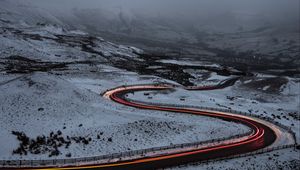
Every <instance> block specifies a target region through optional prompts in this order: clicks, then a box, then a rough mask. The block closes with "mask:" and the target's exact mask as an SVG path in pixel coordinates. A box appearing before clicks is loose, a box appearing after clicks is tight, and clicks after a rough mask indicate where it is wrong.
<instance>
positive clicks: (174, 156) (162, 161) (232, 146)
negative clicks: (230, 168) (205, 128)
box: [44, 79, 279, 170]
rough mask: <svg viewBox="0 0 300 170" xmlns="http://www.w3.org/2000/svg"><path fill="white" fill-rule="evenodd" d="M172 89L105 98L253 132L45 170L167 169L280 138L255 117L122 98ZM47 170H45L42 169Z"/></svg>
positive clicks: (120, 91)
mask: <svg viewBox="0 0 300 170" xmlns="http://www.w3.org/2000/svg"><path fill="white" fill-rule="evenodd" d="M236 80H237V79H228V80H226V81H224V82H222V83H219V84H218V85H215V86H204V87H187V88H186V89H187V90H214V89H221V88H225V87H228V86H230V85H232V84H234V82H235V81H236ZM173 88H175V87H174V86H172V85H133V86H126V87H125V86H122V87H118V88H115V89H112V90H109V91H107V92H106V93H105V94H104V97H106V98H109V99H111V100H112V101H115V102H117V103H119V104H123V105H126V106H129V107H135V108H138V109H148V110H157V111H167V112H175V113H181V114H182V113H185V114H193V115H199V116H208V117H213V118H218V119H222V120H226V121H231V122H237V123H241V124H243V125H246V126H248V127H249V128H251V129H252V133H251V134H250V135H247V136H246V137H245V136H243V137H240V138H237V139H233V140H231V141H230V142H221V143H219V144H215V145H212V146H209V145H208V146H205V147H201V148H195V149H191V148H189V149H186V150H185V149H184V148H183V149H179V150H178V151H175V152H171V153H160V154H156V155H151V156H144V157H138V158H132V159H123V160H119V161H114V162H111V163H101V164H93V165H87V166H86V165H79V166H68V167H61V168H51V167H50V168H48V169H120V170H124V169H143V170H144V169H157V168H163V167H169V166H176V165H181V164H186V163H190V162H196V161H205V160H209V159H216V158H222V157H228V156H233V155H236V154H243V153H248V152H253V151H256V150H259V149H262V148H265V147H267V146H270V145H271V144H272V143H273V142H275V141H276V139H277V138H278V136H279V133H278V129H276V128H275V127H273V126H270V125H269V124H266V123H264V121H259V120H258V119H257V118H252V117H247V116H244V115H238V114H232V113H225V112H218V111H210V110H200V109H195V108H180V107H169V106H158V105H150V104H145V103H141V102H134V101H129V100H127V99H126V97H125V95H126V94H128V93H132V92H137V91H156V90H169V89H173ZM44 169H47V168H44Z"/></svg>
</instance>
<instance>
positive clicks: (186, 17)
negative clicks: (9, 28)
mask: <svg viewBox="0 0 300 170" xmlns="http://www.w3.org/2000/svg"><path fill="white" fill-rule="evenodd" d="M299 2H300V1H299V0H287V1H282V0H252V1H246V0H226V1H217V0H187V1H182V0H152V1H149V0H113V1H111V0H85V1H82V0H51V1H46V0H26V1H21V0H10V1H8V0H2V1H0V3H1V6H3V9H4V10H5V9H8V11H9V12H11V13H18V14H19V15H18V16H17V19H18V20H19V21H20V22H23V23H27V24H29V25H31V24H37V23H38V24H42V25H45V24H46V25H48V24H50V25H51V24H52V25H53V24H54V25H56V26H60V27H63V28H64V29H71V30H72V29H75V30H83V31H86V32H89V33H91V34H94V35H97V36H101V37H104V38H105V39H107V40H110V41H113V42H116V43H120V44H128V45H134V46H137V47H140V48H143V49H145V50H148V51H151V52H155V53H162V54H164V55H170V56H175V57H176V56H179V57H182V56H183V55H184V57H192V58H201V59H203V58H212V57H213V59H215V60H217V61H218V62H220V61H219V60H226V61H227V60H228V55H230V56H231V57H233V58H243V59H245V61H242V62H249V60H250V61H251V62H252V63H254V64H255V62H257V58H259V59H266V60H267V61H270V60H272V61H273V60H274V58H275V59H276V61H274V62H277V61H278V58H279V59H280V62H281V60H282V61H283V62H284V63H282V64H283V65H290V64H295V63H296V64H299V60H297V58H298V57H299V56H298V55H299V47H300V43H299V32H300V28H299V21H300V19H299ZM5 6H7V7H6V8H5ZM10 9H14V10H10ZM3 15H4V14H2V16H3ZM212 53H213V55H210V54H212ZM254 56H255V57H254ZM253 57H254V60H255V61H252V60H253ZM234 60H236V59H234ZM256 64H257V63H256Z"/></svg>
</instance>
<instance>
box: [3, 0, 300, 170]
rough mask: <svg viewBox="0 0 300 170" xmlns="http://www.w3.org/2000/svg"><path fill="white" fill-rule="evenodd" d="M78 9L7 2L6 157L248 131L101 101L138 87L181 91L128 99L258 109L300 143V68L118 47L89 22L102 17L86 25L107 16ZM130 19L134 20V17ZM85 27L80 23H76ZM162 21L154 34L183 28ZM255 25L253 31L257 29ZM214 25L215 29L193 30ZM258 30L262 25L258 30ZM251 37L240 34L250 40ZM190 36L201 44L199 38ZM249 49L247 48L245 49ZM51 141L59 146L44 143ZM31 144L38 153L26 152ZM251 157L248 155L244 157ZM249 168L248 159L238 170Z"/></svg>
mask: <svg viewBox="0 0 300 170" xmlns="http://www.w3.org/2000/svg"><path fill="white" fill-rule="evenodd" d="M71 11H72V12H71V13H69V15H68V16H64V17H59V14H58V13H57V14H55V13H53V11H51V10H50V11H48V10H44V9H43V8H41V7H38V6H35V7H34V5H32V4H30V3H29V2H28V3H25V2H24V1H17V0H16V1H11V0H0V93H1V95H0V103H1V104H0V122H1V123H0V136H1V138H0V145H1V146H2V147H0V160H18V159H24V160H31V159H34V160H36V159H53V158H54V159H56V158H69V157H71V158H75V157H88V156H96V155H105V154H111V153H118V152H125V151H130V150H138V149H146V148H150V147H159V146H168V145H171V144H181V143H188V142H196V141H206V140H210V139H218V138H223V137H230V136H234V135H238V134H245V133H248V132H249V130H250V129H249V128H248V127H246V126H243V125H241V124H238V123H233V122H227V121H223V120H218V119H214V118H207V117H201V116H193V115H186V114H175V113H167V112H159V111H145V110H140V109H136V108H130V107H126V106H122V105H120V104H116V103H113V102H112V101H109V100H107V99H105V98H103V97H102V96H101V94H102V93H103V92H105V91H106V90H108V89H111V88H114V87H117V86H122V85H131V84H153V83H170V84H176V85H178V88H177V89H176V90H174V91H166V92H163V93H157V92H150V93H149V94H147V95H145V94H144V93H142V92H141V93H135V94H129V96H128V98H131V99H135V100H136V99H138V100H141V101H145V102H153V101H154V100H155V102H158V103H159V102H161V103H177V104H184V105H187V104H189V105H192V106H206V107H215V108H229V107H230V108H233V109H235V110H239V111H246V112H251V113H253V114H258V115H261V116H265V117H270V118H273V119H274V120H276V121H278V122H280V123H282V124H284V125H286V126H288V127H291V129H292V131H294V132H295V133H296V140H297V141H298V142H299V129H300V128H299V115H300V113H299V110H300V105H299V96H300V94H299V88H300V87H299V85H300V80H299V70H297V69H292V70H288V72H289V74H287V73H286V70H276V71H273V70H269V71H270V74H266V73H259V72H253V73H251V72H248V71H247V70H241V69H238V68H233V67H227V66H223V65H222V64H220V63H211V61H203V60H197V58H194V59H193V60H192V59H191V58H188V57H187V58H179V59H178V58H174V57H170V56H168V55H155V54H149V53H146V52H145V51H143V50H141V49H139V48H135V47H131V46H127V45H120V44H117V43H112V42H110V41H108V40H106V39H104V38H102V37H101V36H100V35H101V34H103V36H104V37H105V33H103V32H93V31H99V30H97V29H94V30H93V31H91V27H89V26H92V25H93V23H92V22H94V21H96V20H93V18H90V20H89V21H91V22H90V24H91V25H85V24H83V23H82V21H83V20H85V19H86V20H87V19H88V18H84V16H85V15H86V13H90V12H94V14H97V15H98V14H99V15H100V14H101V12H99V11H98V12H97V11H95V10H94V11H93V10H86V11H82V10H78V9H72V10H71ZM77 15H78V16H77ZM88 15H90V14H88ZM114 15H118V14H114ZM124 15H125V16H123V17H124V21H123V24H126V22H127V21H128V20H127V19H128V18H127V17H126V14H124ZM85 17H86V16H85ZM106 17H108V16H103V18H101V17H100V18H101V19H103V20H104V21H105V22H104V21H103V23H110V22H111V21H112V20H114V19H112V18H109V19H108V20H105V19H107V18H106ZM119 17H121V18H122V16H119ZM129 18H130V20H131V23H134V17H133V16H131V17H129ZM70 19H71V20H70ZM73 19H74V20H73ZM238 19H240V20H244V18H238ZM77 21H78V22H79V21H80V23H78V25H76V22H77ZM118 22H119V21H118ZM124 22H125V23H124ZM112 23H114V22H112ZM150 23H151V22H150ZM127 24H128V23H127ZM148 24H149V22H145V25H146V26H147V25H148ZM100 25H101V24H100ZM149 25H151V24H149ZM159 25H160V24H157V25H155V27H159V28H160V29H161V30H164V31H162V32H156V31H154V32H156V33H157V35H159V36H160V35H161V34H165V33H166V34H168V35H170V37H171V38H170V39H172V38H174V36H173V35H174V34H176V36H177V34H178V32H176V31H175V33H174V32H173V31H174V30H171V31H170V30H169V26H170V25H168V24H166V25H164V26H159ZM254 25H255V24H254ZM109 26H111V25H103V28H107V27H109ZM115 26H118V24H116V25H115ZM130 26H131V25H130V24H129V27H130ZM235 26H236V25H235ZM247 26H248V25H247ZM249 27H251V29H252V25H251V26H249ZM125 28H128V25H126V26H124V27H120V28H119V29H120V30H123V31H125V32H126V30H125ZM206 28H209V27H205V28H204V27H201V28H195V29H199V30H200V29H206ZM209 29H210V28H209ZM253 29H258V28H254V26H253ZM268 29H269V28H266V30H268ZM120 30H119V31H120ZM150 30H151V28H150ZM154 30H156V29H154ZM199 30H198V31H199ZM266 30H264V29H263V30H260V31H259V34H260V35H262V36H264V35H263V32H264V31H266ZM127 31H128V30H127ZM146 31H147V30H146ZM246 31H248V32H247V33H245V34H243V33H241V34H243V36H244V35H246V34H247V35H248V34H252V33H251V31H250V32H249V30H246ZM229 32H230V31H229ZM241 32H242V31H241ZM152 33H153V32H152ZM173 33H174V34H173ZM227 33H228V32H227ZM149 34H151V33H149ZM179 34H180V35H182V34H181V33H179ZM141 35H142V33H141ZM227 35H229V33H228V34H226V35H224V37H226V36H227ZM256 35H257V34H256ZM159 36H158V37H159ZM188 36H190V37H192V39H194V40H195V36H193V35H192V36H191V35H188ZM209 36H212V37H213V36H215V35H208V37H209ZM217 36H221V35H217ZM289 36H290V34H289ZM166 39H168V37H167V38H166ZM170 39H169V40H170ZM169 40H166V42H168V41H169ZM197 41H198V40H197ZM218 41H223V40H222V39H218ZM224 41H225V40H224ZM280 41H281V40H280ZM209 43H210V42H208V44H209ZM236 43H238V44H239V43H240V41H239V40H237V41H236ZM297 43H298V42H295V43H294V45H295V47H296V46H297V45H298V44H297ZM215 45H216V46H217V45H218V43H217V44H215ZM212 48H214V47H212ZM246 48H249V47H248V46H247V45H246V44H245V49H246ZM198 50H199V49H198ZM201 50H203V49H200V51H201ZM202 52H203V53H205V55H204V56H210V57H211V56H214V55H215V54H213V53H212V52H211V51H205V50H203V51H202ZM191 53H192V52H191ZM200 56H201V55H200ZM201 57H202V56H201ZM179 60H181V61H179ZM273 73H276V74H273ZM236 76H240V77H241V78H240V79H239V81H238V82H237V83H236V84H235V85H234V86H232V87H229V88H226V89H223V90H217V91H209V92H189V91H186V90H183V89H181V88H180V87H182V86H192V85H210V84H216V83H218V82H220V81H222V80H225V79H227V78H232V77H236ZM46 139H47V140H49V141H50V143H57V145H55V146H53V145H52V144H48V143H43V141H45V140H46ZM28 143H30V144H31V145H32V146H34V147H24V146H27V145H28ZM277 153H278V152H276V154H277ZM279 153H281V151H279ZM270 154H273V152H271V153H270ZM286 154H287V155H288V156H286ZM297 154H298V155H299V150H296V149H291V154H289V153H287V152H285V155H283V156H282V155H281V154H280V155H278V156H276V157H274V158H272V159H271V160H268V161H265V163H261V164H263V165H262V167H267V166H266V165H267V163H266V162H269V163H270V162H271V163H273V164H275V162H277V161H278V160H280V159H283V160H285V162H281V163H279V165H278V166H283V167H284V168H285V167H289V166H290V165H294V164H295V163H294V162H296V163H297V162H299V158H297V157H296V156H297ZM261 158H263V159H264V160H265V159H267V156H266V154H263V155H261V156H259V155H258V156H257V157H255V158H251V161H253V162H257V161H258V160H260V159H261ZM234 161H235V160H228V162H229V163H230V162H234ZM247 161H248V159H247V158H245V160H243V159H242V160H238V162H247ZM251 161H250V162H251ZM229 163H228V164H229ZM207 166H210V168H213V167H214V165H207ZM219 166H220V165H219V164H218V165H216V167H219ZM228 166H229V165H228ZM243 166H244V164H243V165H242V163H241V164H237V165H236V167H234V168H237V169H240V168H241V167H243ZM246 166H248V167H251V165H250V164H249V165H246ZM199 167H200V168H206V165H205V166H204V167H203V166H202V165H197V166H196V167H193V166H192V167H191V168H192V169H193V168H195V169H198V168H199ZM229 167H230V166H229ZM183 169H184V168H183Z"/></svg>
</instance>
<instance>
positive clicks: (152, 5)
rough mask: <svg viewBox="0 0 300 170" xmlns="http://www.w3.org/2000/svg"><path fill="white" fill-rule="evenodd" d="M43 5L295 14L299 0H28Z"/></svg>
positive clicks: (151, 11)
mask: <svg viewBox="0 0 300 170" xmlns="http://www.w3.org/2000/svg"><path fill="white" fill-rule="evenodd" d="M32 1H33V3H35V4H38V5H41V6H43V7H44V8H55V9H72V8H74V7H77V8H104V9H107V10H115V11H119V10H124V11H135V12H143V13H147V14H149V15H157V14H158V13H159V14H160V15H176V14H177V15H178V14H180V15H186V16H192V15H193V16H195V15H196V16H203V15H213V14H216V13H224V12H227V11H234V12H248V13H263V14H265V15H274V17H275V16H276V17H278V16H282V17H287V16H291V17H293V16H294V17H296V16H298V15H299V6H300V4H299V2H300V0H50V1H49V0H32Z"/></svg>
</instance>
